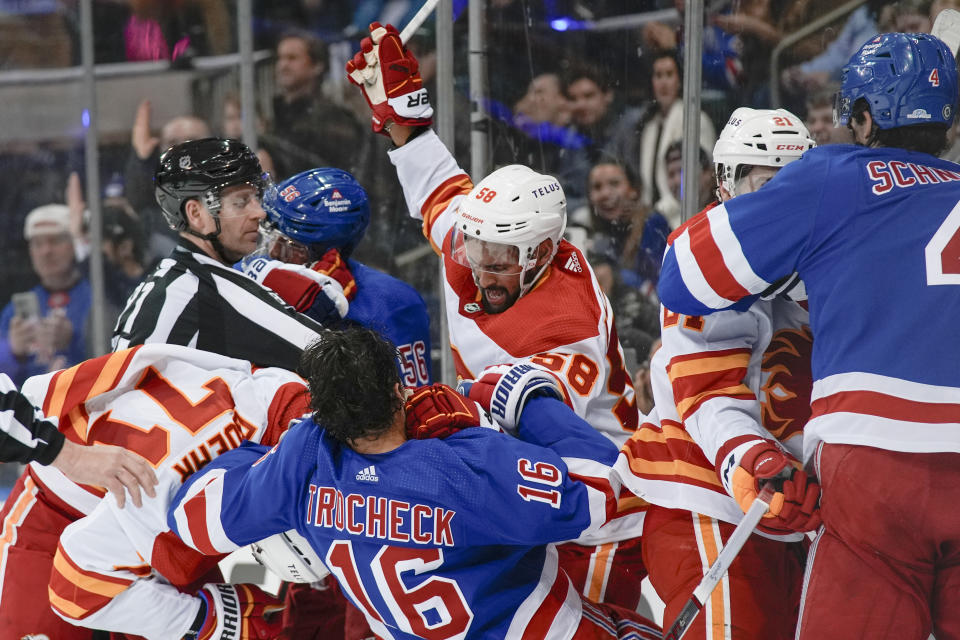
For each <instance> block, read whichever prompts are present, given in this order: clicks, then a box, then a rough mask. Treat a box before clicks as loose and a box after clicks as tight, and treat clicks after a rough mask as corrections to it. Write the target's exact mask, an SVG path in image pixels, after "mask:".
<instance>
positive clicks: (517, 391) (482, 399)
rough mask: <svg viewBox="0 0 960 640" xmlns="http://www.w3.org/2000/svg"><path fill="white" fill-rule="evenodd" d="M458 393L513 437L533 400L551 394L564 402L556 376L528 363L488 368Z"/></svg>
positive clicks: (459, 388)
mask: <svg viewBox="0 0 960 640" xmlns="http://www.w3.org/2000/svg"><path fill="white" fill-rule="evenodd" d="M457 390H458V391H459V392H460V393H462V394H463V395H465V396H467V397H468V398H470V399H471V400H474V401H476V402H477V403H478V404H479V405H480V406H481V407H483V408H484V409H485V410H486V411H487V412H488V413H490V415H491V417H492V418H493V419H494V421H495V422H496V423H497V424H499V425H500V427H501V428H502V429H503V430H504V431H506V432H507V433H509V434H510V435H516V433H517V425H518V424H519V422H520V414H521V412H523V406H524V405H525V404H526V402H527V400H529V399H530V398H532V397H534V396H538V395H549V396H553V397H554V398H557V399H558V400H563V391H562V390H561V389H560V383H559V382H557V379H556V378H555V377H554V375H553V374H552V373H550V372H549V371H548V370H547V369H544V368H542V367H539V366H537V365H535V364H530V363H528V362H524V363H521V364H515V365H513V366H510V365H496V366H493V367H488V368H487V369H486V370H484V372H483V373H482V374H481V375H480V377H479V378H478V379H477V380H461V381H460V384H458V385H457Z"/></svg>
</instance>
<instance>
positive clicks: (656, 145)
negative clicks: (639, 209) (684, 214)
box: [637, 51, 717, 228]
mask: <svg viewBox="0 0 960 640" xmlns="http://www.w3.org/2000/svg"><path fill="white" fill-rule="evenodd" d="M650 82H651V87H652V92H653V102H652V103H651V104H650V105H648V107H647V110H646V111H645V112H644V115H643V119H642V120H641V122H640V138H639V146H640V149H639V154H638V156H637V157H638V158H639V166H640V184H641V186H642V187H643V188H642V190H641V197H642V198H643V201H644V202H645V203H646V204H647V205H652V206H653V207H654V208H655V209H656V210H657V211H659V212H660V213H661V214H663V215H664V216H665V217H666V219H667V222H668V223H669V224H670V227H671V228H676V227H677V226H678V224H679V222H680V201H679V199H677V198H676V197H674V195H673V194H672V192H671V190H670V188H669V185H668V182H667V170H666V161H665V157H666V152H667V148H668V147H669V146H670V145H671V144H672V143H673V142H676V141H678V140H680V139H681V138H682V137H683V101H682V100H680V90H681V87H682V76H681V73H680V64H679V62H678V60H677V55H676V51H659V52H657V53H655V54H654V55H653V56H652V57H651V59H650ZM716 140H717V134H716V130H715V129H714V127H713V122H711V121H710V118H708V117H707V115H706V114H705V113H703V112H701V113H700V146H702V147H704V148H708V149H712V148H713V145H714V143H715V142H716ZM698 211H699V209H698Z"/></svg>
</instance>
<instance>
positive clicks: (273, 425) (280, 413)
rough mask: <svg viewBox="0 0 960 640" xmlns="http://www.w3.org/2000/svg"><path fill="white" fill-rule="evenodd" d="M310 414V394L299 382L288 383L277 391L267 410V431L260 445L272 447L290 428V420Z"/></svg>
mask: <svg viewBox="0 0 960 640" xmlns="http://www.w3.org/2000/svg"><path fill="white" fill-rule="evenodd" d="M307 413H310V393H309V392H308V391H307V389H306V387H304V386H303V384H302V383H299V382H288V383H286V384H284V385H282V386H281V387H280V388H279V389H277V393H276V394H275V395H274V396H273V400H272V401H271V402H270V408H269V409H267V430H266V431H265V432H264V434H263V438H261V439H260V443H261V444H265V445H267V446H268V447H272V446H273V445H275V444H277V443H278V442H279V441H280V436H281V435H282V434H283V433H284V432H285V431H286V430H287V427H289V426H290V421H291V420H296V419H297V418H299V417H300V416H302V415H304V414H307Z"/></svg>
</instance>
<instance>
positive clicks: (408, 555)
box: [326, 540, 473, 640]
mask: <svg viewBox="0 0 960 640" xmlns="http://www.w3.org/2000/svg"><path fill="white" fill-rule="evenodd" d="M326 560H327V566H328V567H329V568H330V570H331V571H332V572H333V573H334V574H336V576H337V580H338V581H339V583H340V586H341V588H343V589H344V590H346V591H348V592H349V595H350V597H351V599H352V600H353V601H354V602H355V603H356V604H357V605H358V606H359V607H360V608H361V609H362V610H363V612H364V613H366V614H367V619H368V620H372V621H375V623H374V624H371V627H372V628H373V631H374V632H376V631H377V626H378V625H377V624H376V622H379V623H381V624H383V625H384V626H387V625H388V623H387V622H385V621H384V619H383V616H382V615H381V614H380V612H378V611H377V610H376V609H375V608H374V607H373V604H371V602H370V597H369V594H367V591H366V588H365V586H364V583H363V582H362V581H361V579H360V576H359V574H358V572H357V565H356V559H355V557H354V555H353V547H352V546H351V544H350V542H349V541H346V540H337V541H336V542H334V543H333V544H332V545H330V549H329V550H328V551H327V558H326ZM441 565H443V551H442V550H441V549H437V548H431V549H415V548H406V547H391V546H386V545H385V546H384V547H383V548H382V549H380V553H378V554H377V555H376V557H375V558H374V559H373V561H372V562H371V563H370V569H371V570H372V571H373V575H374V576H375V577H376V583H377V587H378V590H379V591H380V597H381V598H382V599H383V601H384V603H386V605H387V608H388V609H389V610H390V614H391V615H392V616H393V619H394V621H395V623H396V625H395V626H397V627H399V628H400V629H401V630H403V631H405V632H406V633H409V634H412V635H415V636H418V637H420V638H426V640H448V639H451V638H463V637H465V636H466V633H467V630H468V629H469V628H470V624H471V622H473V612H472V611H471V610H470V606H469V605H468V604H467V602H466V599H465V598H464V597H463V593H462V592H461V591H460V586H459V585H458V584H457V583H456V582H455V581H453V580H451V579H449V578H441V577H440V576H437V575H434V576H432V577H430V578H428V579H427V580H424V581H423V582H421V583H420V584H418V585H417V586H415V587H413V588H407V586H406V585H405V584H404V581H403V579H402V578H401V576H402V575H403V574H404V573H412V574H413V575H417V574H420V573H423V572H425V571H429V572H433V571H436V570H437V569H439V568H440V566H441ZM389 626H394V625H389ZM385 630H386V629H384V630H383V631H385Z"/></svg>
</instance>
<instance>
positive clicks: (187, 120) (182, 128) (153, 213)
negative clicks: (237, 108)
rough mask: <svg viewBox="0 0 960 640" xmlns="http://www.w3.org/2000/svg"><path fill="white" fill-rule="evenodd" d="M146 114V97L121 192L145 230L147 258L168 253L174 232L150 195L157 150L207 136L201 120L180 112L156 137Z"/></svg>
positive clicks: (148, 111) (133, 133)
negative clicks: (182, 114)
mask: <svg viewBox="0 0 960 640" xmlns="http://www.w3.org/2000/svg"><path fill="white" fill-rule="evenodd" d="M150 116H151V107H150V101H149V100H144V101H142V102H141V103H140V105H139V106H138V107H137V114H136V117H135V118H134V121H133V130H132V131H131V133H130V146H131V149H130V154H129V156H128V158H127V166H126V170H125V172H124V193H123V195H124V197H126V199H127V200H128V201H129V202H130V204H131V206H133V209H134V211H136V212H137V214H138V215H139V216H140V219H141V220H142V221H143V226H144V227H145V228H146V230H147V235H148V238H149V241H148V245H147V258H148V260H152V259H153V258H162V257H164V256H166V255H168V254H169V253H170V252H171V251H172V250H173V247H174V246H175V245H176V243H177V235H176V234H175V233H174V232H173V231H171V230H170V227H168V226H167V223H166V221H165V220H164V218H163V214H162V213H161V212H160V206H159V205H158V204H157V200H156V197H155V196H154V188H153V173H154V171H156V169H157V165H158V162H159V160H160V154H161V153H162V152H163V151H165V150H167V149H169V148H170V147H172V146H173V145H175V144H179V143H181V142H185V141H187V140H197V139H200V138H206V137H209V136H210V126H209V125H208V124H207V123H206V121H205V120H203V119H201V118H198V117H196V116H189V115H184V116H177V117H175V118H173V119H171V120H169V121H168V122H167V123H166V124H164V125H163V128H162V129H161V130H160V137H159V138H157V137H155V136H154V135H153V132H152V131H151V129H150Z"/></svg>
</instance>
